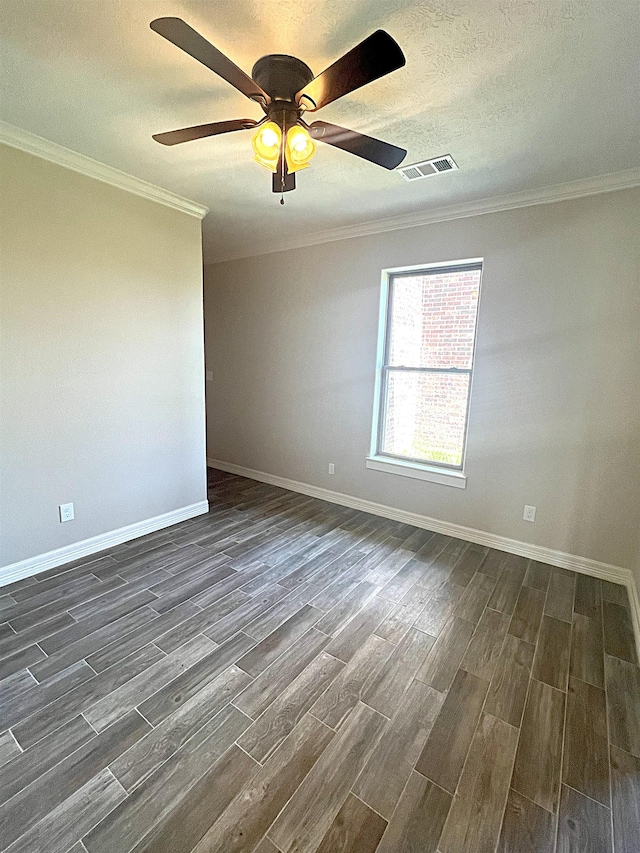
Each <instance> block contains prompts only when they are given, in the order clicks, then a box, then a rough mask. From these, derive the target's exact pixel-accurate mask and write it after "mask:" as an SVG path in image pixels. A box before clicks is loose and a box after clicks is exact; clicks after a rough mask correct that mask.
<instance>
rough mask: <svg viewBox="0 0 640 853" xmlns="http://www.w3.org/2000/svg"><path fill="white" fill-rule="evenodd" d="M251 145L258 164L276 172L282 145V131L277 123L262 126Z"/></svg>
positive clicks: (272, 122)
mask: <svg viewBox="0 0 640 853" xmlns="http://www.w3.org/2000/svg"><path fill="white" fill-rule="evenodd" d="M251 144H252V145H253V152H254V158H253V159H254V160H255V161H256V163H259V164H260V165H261V166H264V168H265V169H268V170H269V171H270V172H276V171H277V169H278V158H279V157H280V146H281V144H282V131H281V130H280V128H279V127H278V125H277V124H276V123H275V121H268V122H266V123H265V124H263V125H261V126H260V127H259V128H258V130H257V131H256V133H254V135H253V139H252V140H251Z"/></svg>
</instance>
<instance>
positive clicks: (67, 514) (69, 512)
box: [58, 504, 73, 524]
mask: <svg viewBox="0 0 640 853" xmlns="http://www.w3.org/2000/svg"><path fill="white" fill-rule="evenodd" d="M58 511H59V512H60V523H61V524H63V523H64V522H65V521H73V504H60V505H59V507H58Z"/></svg>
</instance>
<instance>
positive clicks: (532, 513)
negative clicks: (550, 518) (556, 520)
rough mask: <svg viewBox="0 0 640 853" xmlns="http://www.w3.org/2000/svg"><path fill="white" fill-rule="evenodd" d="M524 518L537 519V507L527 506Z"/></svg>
mask: <svg viewBox="0 0 640 853" xmlns="http://www.w3.org/2000/svg"><path fill="white" fill-rule="evenodd" d="M522 517H523V519H524V520H525V521H535V520H536V508H535V507H534V506H525V508H524V514H523V516H522Z"/></svg>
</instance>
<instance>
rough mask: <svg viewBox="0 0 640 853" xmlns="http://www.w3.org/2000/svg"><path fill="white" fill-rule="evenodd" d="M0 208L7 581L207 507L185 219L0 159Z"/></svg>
mask: <svg viewBox="0 0 640 853" xmlns="http://www.w3.org/2000/svg"><path fill="white" fill-rule="evenodd" d="M0 192H1V194H2V202H1V204H0V283H1V300H2V301H1V307H0V310H1V324H2V325H1V336H2V337H1V350H0V360H1V374H0V377H1V383H2V385H1V392H2V398H1V406H2V410H1V416H2V434H1V445H0V452H1V469H0V473H1V476H2V482H1V484H0V486H1V492H0V495H1V497H0V501H1V503H0V511H1V519H2V553H1V557H0V565H7V564H10V563H13V562H16V561H19V560H22V559H25V558H28V557H32V556H35V555H38V554H42V553H44V552H47V551H50V550H53V549H55V548H60V547H62V546H65V545H69V544H71V543H74V542H77V541H80V540H83V539H86V538H88V537H91V536H95V535H97V534H100V533H104V532H107V531H110V530H114V529H117V528H120V527H123V526H125V525H128V524H132V523H134V522H137V521H142V520H146V519H149V518H152V517H154V516H157V515H160V514H162V513H165V512H169V511H171V510H175V509H178V508H181V507H185V506H188V505H191V504H194V503H197V502H199V501H202V500H204V499H205V498H206V478H205V447H204V375H203V352H202V347H203V332H202V267H201V264H202V260H201V236H200V222H199V220H198V219H197V218H195V217H192V216H188V215H187V214H185V213H181V212H179V211H176V210H172V209H170V208H168V207H165V206H162V205H160V204H157V203H155V202H152V201H149V200H146V199H143V198H139V197H137V196H135V195H132V194H131V193H128V192H124V191H123V190H120V189H116V188H114V187H111V186H108V185H106V184H103V183H100V182H98V181H95V180H92V179H90V178H87V177H84V176H82V175H79V174H76V173H75V172H72V171H69V170H68V169H64V168H62V167H60V166H57V165H53V164H51V163H49V162H46V161H44V160H41V159H38V158H36V157H32V156H30V155H28V154H25V153H22V152H19V151H16V150H14V149H12V148H8V147H6V146H0ZM70 501H73V503H74V505H75V521H72V522H69V523H66V524H60V523H59V521H58V504H60V503H66V502H70Z"/></svg>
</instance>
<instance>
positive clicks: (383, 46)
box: [296, 30, 405, 112]
mask: <svg viewBox="0 0 640 853" xmlns="http://www.w3.org/2000/svg"><path fill="white" fill-rule="evenodd" d="M404 64H405V58H404V54H403V53H402V51H401V50H400V47H399V45H398V44H397V43H396V42H395V41H394V39H392V38H391V36H390V35H389V33H385V31H384V30H376V32H375V33H373V35H370V36H369V38H366V39H365V40H364V41H362V42H360V44H358V45H356V46H355V47H354V48H352V49H351V50H350V51H349V52H348V53H345V55H344V56H343V57H341V58H340V59H338V60H337V61H336V62H334V63H333V65H330V66H329V67H328V68H327V69H326V70H325V71H323V72H322V74H318V76H317V77H314V79H313V80H312V81H311V82H310V83H308V84H307V85H306V86H305V87H304V88H303V89H300V91H299V92H298V94H297V95H296V100H297V101H298V102H299V101H300V99H301V98H303V97H304V98H305V103H306V104H307V105H308V104H309V103H310V102H311V105H310V106H308V109H309V110H310V112H315V111H316V110H319V109H321V108H322V107H326V105H327V104H330V103H331V102H332V101H335V100H337V99H338V98H341V97H342V96H343V95H348V94H349V92H354V91H355V90H356V89H359V88H360V87H361V86H364V85H366V84H367V83H371V82H372V81H373V80H377V79H378V78H379V77H384V75H385V74H389V73H390V72H391V71H396V69H398V68H402V66H403V65H404Z"/></svg>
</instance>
